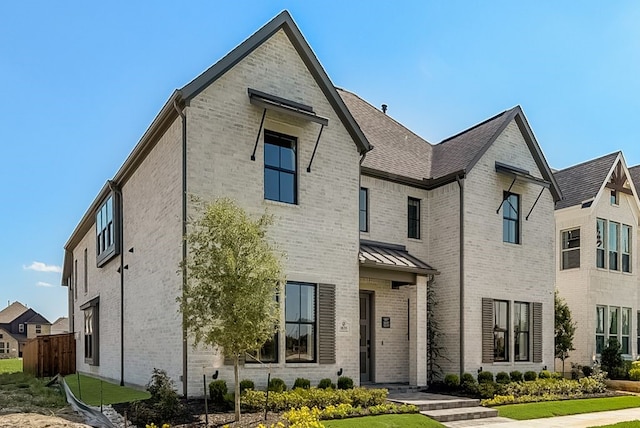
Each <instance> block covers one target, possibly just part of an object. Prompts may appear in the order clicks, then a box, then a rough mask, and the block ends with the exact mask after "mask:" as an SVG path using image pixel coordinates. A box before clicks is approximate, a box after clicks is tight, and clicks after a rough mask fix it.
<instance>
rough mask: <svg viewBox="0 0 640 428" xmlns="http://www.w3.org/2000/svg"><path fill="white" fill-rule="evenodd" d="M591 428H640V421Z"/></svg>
mask: <svg viewBox="0 0 640 428" xmlns="http://www.w3.org/2000/svg"><path fill="white" fill-rule="evenodd" d="M590 428H640V421H629V422H618V423H617V424H611V425H598V426H597V427H590Z"/></svg>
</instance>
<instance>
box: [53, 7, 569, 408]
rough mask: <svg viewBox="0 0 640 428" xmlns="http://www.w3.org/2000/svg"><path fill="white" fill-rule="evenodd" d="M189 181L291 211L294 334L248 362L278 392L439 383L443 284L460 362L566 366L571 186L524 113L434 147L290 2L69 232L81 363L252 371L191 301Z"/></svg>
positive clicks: (66, 279)
mask: <svg viewBox="0 0 640 428" xmlns="http://www.w3.org/2000/svg"><path fill="white" fill-rule="evenodd" d="M370 143H371V144H370ZM371 145H373V146H375V149H373V150H371V149H372V147H371ZM189 195H194V196H197V197H199V198H201V199H203V200H213V199H215V198H218V197H223V196H228V197H232V198H233V199H235V200H236V201H237V203H238V204H239V205H240V206H242V207H243V208H245V209H246V210H247V211H248V212H249V213H251V214H260V213H262V212H264V211H265V209H267V210H268V211H269V212H270V213H271V214H273V215H274V217H275V224H274V225H273V226H272V228H271V229H270V231H269V236H270V238H271V239H272V240H273V241H274V242H275V243H276V244H277V246H278V248H280V249H281V250H283V251H284V252H285V253H286V254H287V257H286V259H285V273H286V277H287V283H286V285H285V292H284V296H283V297H284V298H282V299H281V307H282V317H281V321H282V328H281V330H280V332H279V334H277V335H275V336H274V340H272V341H270V342H268V343H267V345H266V346H265V347H264V348H263V349H261V350H259V351H258V352H257V354H258V356H259V357H260V360H261V361H262V362H263V363H268V368H267V366H265V365H261V364H257V363H252V362H251V361H250V360H251V359H250V358H247V361H246V363H245V365H244V367H243V369H242V374H241V376H242V377H243V378H252V379H254V380H255V381H256V384H257V385H259V386H263V385H264V383H265V382H266V377H267V370H270V372H271V375H272V376H274V377H280V378H283V379H284V380H285V381H286V382H287V384H288V385H291V384H293V381H294V379H295V378H297V377H305V378H308V379H310V380H311V381H312V382H313V383H317V381H319V380H320V379H322V378H332V379H335V378H336V377H337V376H338V375H340V374H341V375H346V376H350V377H351V378H353V379H354V381H356V383H358V382H363V383H364V382H406V383H411V384H414V385H425V384H426V381H427V361H426V354H427V347H428V345H429V344H428V341H427V333H426V322H427V298H426V295H427V288H426V287H427V283H429V282H430V283H431V284H432V286H434V287H435V289H436V293H437V299H438V303H439V304H438V313H437V316H438V317H439V318H440V319H439V321H440V325H441V327H442V329H443V333H444V337H443V339H442V343H441V346H442V347H443V348H445V355H446V356H447V357H448V358H447V359H446V360H442V361H441V362H440V363H441V365H442V366H443V368H444V370H445V372H447V373H448V372H462V371H469V372H475V371H477V370H479V369H480V368H482V369H484V370H491V371H494V372H497V371H503V370H507V371H509V370H514V369H518V370H529V369H531V370H540V369H542V368H543V367H544V366H545V365H550V364H552V362H553V287H554V259H555V254H554V251H553V248H554V238H555V234H554V231H553V228H549V225H550V224H553V223H552V222H553V208H554V202H555V201H556V200H558V199H559V198H560V192H559V190H558V188H557V186H556V184H555V181H554V178H553V175H552V174H551V171H550V169H549V167H548V165H547V163H546V161H545V159H544V157H543V155H542V152H541V151H540V148H539V146H538V144H537V142H536V140H535V138H534V136H533V133H532V132H531V130H530V128H529V126H528V124H527V122H526V119H525V117H524V114H523V112H522V110H521V109H520V108H519V107H515V108H513V109H511V110H508V111H506V112H503V113H501V114H499V115H497V116H495V117H493V118H491V119H489V120H487V121H485V122H483V123H481V124H479V125H476V126H474V127H473V128H470V129H469V130H467V131H465V132H463V133H461V134H458V135H456V136H454V137H451V138H449V139H447V140H445V141H444V142H442V143H440V144H438V145H434V146H432V145H430V144H429V143H427V142H426V141H424V140H423V139H421V138H420V137H418V136H417V135H415V134H413V133H411V132H410V131H408V130H407V129H406V128H404V127H403V126H402V125H400V124H399V123H397V122H395V121H394V120H393V119H391V118H390V117H388V116H386V115H385V114H383V113H382V112H380V111H378V110H377V109H375V108H374V107H372V106H371V105H369V104H367V103H366V102H364V101H363V100H361V99H360V98H358V97H357V96H356V95H354V94H352V93H349V92H347V91H343V90H337V89H336V88H335V87H334V86H333V84H332V83H331V81H330V80H329V78H328V76H327V75H326V73H325V71H324V70H323V69H322V67H321V65H320V63H319V62H318V60H317V59H316V57H315V56H314V54H313V52H312V51H311V48H310V47H309V45H308V44H307V42H306V41H305V40H304V38H303V36H302V34H301V33H300V31H299V29H298V28H297V27H296V25H295V23H294V22H293V20H292V19H291V17H290V16H289V14H288V13H287V12H282V13H281V14H280V15H278V16H277V17H276V18H274V19H273V20H272V21H270V22H269V23H267V24H266V25H265V26H264V27H263V28H261V29H260V30H259V31H258V32H256V33H255V34H253V35H252V36H251V37H249V38H248V39H247V40H246V41H245V42H243V43H242V44H241V45H240V46H238V47H237V48H236V49H234V50H233V51H231V52H230V53H229V54H228V55H226V56H225V57H224V58H223V59H221V60H220V61H219V62H218V63H216V64H215V65H213V66H212V67H211V68H210V69H208V70H207V71H205V72H204V73H203V74H202V75H200V76H198V77H197V78H196V79H194V80H193V81H192V82H191V83H189V84H188V85H186V86H185V87H183V88H181V89H180V90H177V91H175V92H174V93H173V94H172V95H171V97H170V98H169V100H168V101H167V103H166V104H165V106H164V107H163V108H162V110H161V111H160V113H159V114H158V116H157V117H156V119H155V120H154V121H153V123H152V124H151V126H150V128H149V129H148V130H147V131H146V132H145V134H144V135H143V137H142V139H141V140H140V141H139V142H138V144H137V145H136V147H135V148H134V149H133V151H132V153H131V154H130V155H129V157H128V158H127V159H126V161H125V163H124V164H123V166H122V167H121V168H120V169H119V171H118V172H117V173H116V175H115V177H114V178H113V180H109V181H108V182H107V184H106V185H105V186H104V187H103V188H102V190H101V191H100V193H99V195H98V197H97V198H96V199H95V200H94V202H93V203H92V204H91V206H90V207H89V208H88V210H87V212H86V213H85V215H84V216H83V218H82V219H81V221H80V223H79V224H78V226H77V227H76V229H75V230H74V231H73V233H72V235H71V237H70V238H69V240H68V242H67V243H66V245H65V259H64V270H63V285H64V286H67V287H68V288H69V317H70V318H69V320H70V330H71V331H74V332H76V334H77V337H79V340H78V341H77V355H78V361H77V368H78V370H79V371H81V372H85V373H90V374H93V375H97V376H100V377H103V378H108V379H116V380H120V382H121V383H130V384H135V385H144V384H145V383H146V382H148V380H149V377H150V375H151V372H152V370H153V368H155V367H158V368H163V369H165V370H167V372H168V374H169V376H170V377H171V378H172V379H174V380H175V381H176V383H177V384H178V385H179V388H180V390H181V391H182V393H183V394H185V395H202V394H203V386H202V375H203V374H206V375H210V374H212V373H214V372H217V373H218V374H219V378H221V379H226V380H228V381H232V379H233V371H232V367H231V366H228V365H226V363H228V361H227V360H226V359H225V358H224V354H223V352H220V350H210V349H205V348H203V347H199V348H193V347H192V340H191V339H190V338H189V337H188V336H187V334H186V332H185V331H184V330H183V327H182V319H181V315H180V314H179V313H178V305H177V303H176V297H177V296H179V295H180V292H181V287H182V286H183V282H184V280H185V278H184V277H183V276H182V275H181V274H176V271H177V269H178V265H179V263H180V261H181V260H182V259H183V257H184V256H185V255H186V254H187V252H188V248H187V247H186V244H185V242H184V240H183V239H182V236H183V235H184V233H185V230H186V228H187V219H188V218H189V216H191V215H194V214H197V212H196V210H195V204H194V202H193V201H192V200H191V199H190V198H188V196H189ZM498 262H499V263H498ZM302 312H306V315H305V316H301V315H300V314H301V313H302ZM512 338H513V340H512Z"/></svg>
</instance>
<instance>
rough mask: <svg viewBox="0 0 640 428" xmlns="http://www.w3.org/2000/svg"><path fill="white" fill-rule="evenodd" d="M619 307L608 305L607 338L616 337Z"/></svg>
mask: <svg viewBox="0 0 640 428" xmlns="http://www.w3.org/2000/svg"><path fill="white" fill-rule="evenodd" d="M619 320H620V308H614V307H609V338H612V337H615V338H616V339H617V338H618V331H619V330H618V329H619V324H618V323H619Z"/></svg>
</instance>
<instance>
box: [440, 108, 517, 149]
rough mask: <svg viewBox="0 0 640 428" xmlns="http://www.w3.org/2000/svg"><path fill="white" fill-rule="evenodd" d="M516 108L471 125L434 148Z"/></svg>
mask: <svg viewBox="0 0 640 428" xmlns="http://www.w3.org/2000/svg"><path fill="white" fill-rule="evenodd" d="M517 108H518V107H517V106H516V107H512V108H510V109H508V110H504V111H501V112H500V113H498V114H496V115H494V116H491V117H490V118H488V119H485V120H483V121H482V122H479V123H476V124H475V125H472V126H471V127H469V128H467V129H464V130H462V131H460V132H458V133H457V134H454V135H452V136H450V137H447V138H445V139H444V140H442V141H440V142H439V143H438V144H436V146H439V145H440V144H444V143H446V142H449V141H451V140H453V139H454V138H456V137H459V136H461V135H463V134H466V133H467V132H470V131H472V130H474V129H476V128H479V127H480V126H482V125H485V124H487V123H489V122H491V121H493V120H496V119H497V118H499V117H500V116H502V115H504V114H506V113H508V112H511V111H513V110H514V109H517Z"/></svg>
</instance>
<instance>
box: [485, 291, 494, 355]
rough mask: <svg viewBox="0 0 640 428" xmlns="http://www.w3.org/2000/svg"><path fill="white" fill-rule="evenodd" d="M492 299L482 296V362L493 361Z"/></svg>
mask: <svg viewBox="0 0 640 428" xmlns="http://www.w3.org/2000/svg"><path fill="white" fill-rule="evenodd" d="M493 327H494V325H493V299H487V298H484V297H483V298H482V362H483V363H493Z"/></svg>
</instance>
